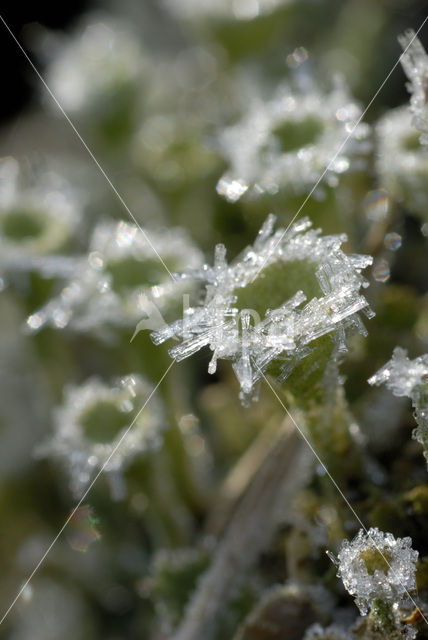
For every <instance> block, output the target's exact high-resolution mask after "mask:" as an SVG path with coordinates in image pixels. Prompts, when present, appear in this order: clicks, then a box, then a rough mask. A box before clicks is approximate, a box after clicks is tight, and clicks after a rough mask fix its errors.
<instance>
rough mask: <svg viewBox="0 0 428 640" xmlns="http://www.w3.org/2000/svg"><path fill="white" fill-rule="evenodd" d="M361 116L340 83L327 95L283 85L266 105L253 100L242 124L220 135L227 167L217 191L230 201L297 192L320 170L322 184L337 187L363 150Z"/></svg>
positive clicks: (364, 131)
mask: <svg viewBox="0 0 428 640" xmlns="http://www.w3.org/2000/svg"><path fill="white" fill-rule="evenodd" d="M360 116H361V109H360V107H359V106H358V105H357V104H356V103H355V101H354V100H353V99H352V98H351V96H350V95H349V92H348V90H347V88H346V86H345V85H344V83H343V82H342V81H339V80H337V81H336V82H335V85H334V87H333V89H332V90H331V91H330V92H329V93H322V92H320V91H319V90H318V89H317V88H316V87H315V86H314V85H313V84H311V86H310V88H308V89H307V90H306V91H305V92H300V93H298V92H296V91H293V90H292V89H291V87H290V86H288V85H282V86H280V87H279V88H278V90H277V92H276V95H275V96H274V97H273V99H271V100H270V101H263V100H260V99H259V98H257V97H253V98H252V100H251V101H250V104H249V106H248V109H247V112H246V114H245V115H244V116H243V118H242V120H240V121H239V122H238V123H236V124H234V125H232V126H231V127H229V128H227V129H225V130H224V131H223V132H222V133H221V135H220V140H219V144H220V147H221V149H222V151H223V155H224V157H225V159H226V161H227V163H228V165H229V167H228V169H227V171H226V173H225V174H224V175H223V176H222V177H221V178H220V180H219V182H218V184H217V192H218V193H219V194H220V195H222V196H224V197H225V198H226V199H227V200H229V201H230V202H236V201H237V200H239V199H240V198H241V197H242V196H244V194H245V195H246V197H249V198H256V197H258V196H260V195H261V194H263V193H268V194H275V193H277V192H278V191H279V190H282V189H285V190H287V191H291V192H292V193H296V192H297V193H301V192H303V191H305V190H306V189H308V188H311V187H313V186H314V184H315V183H316V182H317V181H318V179H319V178H320V177H321V176H322V174H323V173H324V172H325V175H324V176H323V181H324V182H325V183H327V184H328V185H330V186H333V187H335V186H337V184H338V182H339V176H340V174H343V173H344V172H346V171H348V170H349V169H350V168H352V165H353V163H354V165H355V164H356V158H355V155H356V153H357V152H358V153H360V154H361V153H362V152H364V151H365V150H367V140H366V138H367V136H368V133H369V127H368V125H366V124H364V123H359V124H358V125H357V122H358V120H359V118H360ZM345 143H346V144H345ZM356 166H358V165H356Z"/></svg>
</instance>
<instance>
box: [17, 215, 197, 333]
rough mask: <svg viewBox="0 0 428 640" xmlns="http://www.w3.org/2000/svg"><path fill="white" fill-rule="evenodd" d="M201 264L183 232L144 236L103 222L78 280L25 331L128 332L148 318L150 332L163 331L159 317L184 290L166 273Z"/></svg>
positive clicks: (130, 228) (130, 227) (131, 228)
mask: <svg viewBox="0 0 428 640" xmlns="http://www.w3.org/2000/svg"><path fill="white" fill-rule="evenodd" d="M159 256H161V258H162V260H163V261H164V264H162V262H161V260H160V258H159ZM201 264H202V254H201V253H200V252H199V250H198V249H196V248H195V247H194V246H193V245H192V243H191V242H190V240H189V238H188V237H187V235H186V234H185V232H184V231H183V230H181V229H170V230H168V231H162V232H160V231H156V232H155V231H150V232H148V231H147V230H146V231H143V230H141V229H139V228H138V227H137V226H136V225H134V224H130V223H127V222H124V221H120V222H107V223H101V224H99V225H98V226H97V227H96V228H95V230H94V232H93V235H92V239H91V242H90V247H89V253H88V256H87V258H82V259H81V261H80V264H79V267H78V268H77V269H76V275H75V276H74V277H73V278H72V279H70V280H69V282H67V283H66V285H65V287H64V288H63V289H62V291H61V293H60V295H59V296H57V297H56V298H54V299H52V300H50V301H49V302H48V303H47V304H46V305H45V306H44V307H43V308H41V309H39V310H38V311H36V312H35V313H33V314H32V315H31V316H30V317H29V318H28V320H27V324H28V327H29V328H30V329H31V330H39V329H40V328H42V327H43V326H45V325H48V326H53V327H54V328H60V329H63V328H64V327H67V326H68V327H70V328H71V329H73V330H75V331H96V330H97V329H99V328H100V326H104V325H110V326H116V327H132V326H135V324H136V323H137V322H138V321H139V320H141V318H142V317H146V316H149V317H150V318H151V320H152V321H153V322H154V323H155V324H154V325H148V328H151V329H153V328H155V327H156V326H159V323H160V326H162V324H164V321H163V320H162V312H163V311H165V309H166V308H167V307H168V304H171V301H173V300H176V299H177V296H179V295H180V293H182V292H183V293H184V290H185V286H184V283H177V282H175V281H174V279H173V278H172V274H171V273H168V269H169V270H170V272H174V271H177V270H181V269H182V268H184V266H188V265H192V267H193V268H198V267H199V266H200V265H201ZM166 265H169V266H166ZM156 322H157V325H156Z"/></svg>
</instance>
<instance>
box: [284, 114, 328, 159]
mask: <svg viewBox="0 0 428 640" xmlns="http://www.w3.org/2000/svg"><path fill="white" fill-rule="evenodd" d="M322 130H323V124H322V122H321V121H320V120H318V119H316V118H306V119H305V120H302V121H301V122H282V123H281V124H279V125H278V126H277V127H275V128H274V130H273V131H272V135H273V136H274V137H275V138H276V139H277V140H278V143H279V145H280V148H281V151H282V152H283V153H288V152H289V151H295V150H296V149H302V148H303V147H306V146H307V145H309V144H315V143H316V141H317V139H318V138H319V136H320V135H321V133H322Z"/></svg>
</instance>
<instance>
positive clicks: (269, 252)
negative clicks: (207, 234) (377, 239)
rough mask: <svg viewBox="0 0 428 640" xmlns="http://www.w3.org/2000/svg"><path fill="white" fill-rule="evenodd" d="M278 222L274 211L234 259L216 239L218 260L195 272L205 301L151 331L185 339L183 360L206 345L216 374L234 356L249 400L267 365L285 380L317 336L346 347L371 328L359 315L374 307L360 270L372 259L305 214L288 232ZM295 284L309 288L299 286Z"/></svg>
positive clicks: (177, 351) (175, 352)
mask: <svg viewBox="0 0 428 640" xmlns="http://www.w3.org/2000/svg"><path fill="white" fill-rule="evenodd" d="M274 222H275V216H273V215H270V216H269V217H268V218H267V220H266V222H265V224H264V225H263V227H262V229H261V230H260V232H259V234H258V237H257V239H256V241H255V243H254V245H253V246H250V247H249V248H247V249H246V250H245V251H244V252H243V253H242V254H241V255H240V256H239V257H238V258H237V259H235V260H234V261H233V262H232V263H231V264H228V263H227V261H226V249H225V247H224V245H217V247H216V250H215V259H214V266H213V267H211V266H208V265H205V266H204V267H203V268H202V269H199V270H197V271H194V272H192V274H191V275H192V276H194V277H196V278H199V279H200V280H202V281H203V282H204V283H205V300H204V302H203V304H202V305H201V306H196V307H189V308H188V309H186V310H185V313H184V317H183V318H182V319H181V320H177V321H176V322H174V323H172V324H170V325H169V326H167V327H164V328H163V329H160V330H159V331H156V332H154V333H153V334H152V337H153V340H154V342H155V343H156V344H159V343H161V342H164V341H165V340H168V339H169V338H171V337H173V336H177V337H179V338H181V343H180V344H178V345H176V346H174V347H172V349H171V350H170V354H171V356H172V357H173V358H176V359H177V360H182V359H184V358H187V357H188V356H190V355H192V354H194V353H196V352H197V351H199V350H200V349H201V348H202V347H205V346H208V347H209V348H210V349H211V351H212V352H213V355H212V358H211V362H210V364H209V367H208V371H209V372H210V373H214V372H215V370H216V363H217V360H218V359H228V360H232V361H233V368H234V370H235V374H236V376H237V378H238V380H239V383H240V387H241V398H242V399H243V400H244V401H245V400H247V399H249V398H251V397H252V398H254V397H255V396H256V389H257V383H258V381H259V380H260V378H261V375H262V372H264V371H266V370H267V369H268V367H269V366H270V365H271V364H272V363H273V362H274V361H276V360H277V361H278V363H279V364H280V365H281V367H282V376H281V378H282V379H285V378H286V377H287V375H288V374H289V373H290V372H291V371H292V370H293V368H294V367H295V366H296V365H297V364H298V363H299V362H300V361H301V360H303V359H304V358H305V357H306V356H308V355H309V354H310V353H311V351H312V346H313V345H314V343H315V342H316V340H317V339H318V338H320V337H322V336H325V335H330V336H331V337H332V338H333V340H334V341H335V342H336V346H337V349H338V350H339V351H345V350H346V342H345V332H346V331H347V330H348V329H351V328H356V329H357V330H359V331H360V332H362V333H364V331H365V330H364V327H363V325H362V323H361V321H360V319H359V317H358V312H359V311H361V310H363V309H364V310H367V306H368V303H367V301H366V300H365V298H364V297H363V296H362V295H361V294H360V288H361V287H364V286H366V285H367V283H366V281H365V280H364V278H363V277H362V275H361V270H362V269H363V268H364V267H366V266H368V265H370V264H371V262H372V259H371V258H370V257H369V256H361V255H348V256H347V255H345V254H344V253H343V251H342V250H341V248H340V246H341V244H342V242H344V240H345V239H346V236H343V235H342V236H322V235H321V231H320V230H319V229H318V230H316V229H311V228H310V226H311V223H310V222H309V220H307V219H304V220H301V221H300V222H298V223H296V224H294V225H293V226H292V227H291V228H290V229H289V230H288V231H287V232H285V230H284V229H281V228H280V229H278V230H276V231H274V229H273V227H274ZM293 283H296V285H297V286H299V285H300V286H302V288H303V289H306V292H304V291H302V290H299V288H297V287H296V288H297V290H296V289H294V290H293V287H294V284H293ZM307 297H310V300H309V301H308V302H307ZM264 300H265V301H266V303H267V304H264ZM304 303H305V304H304ZM302 305H303V306H302Z"/></svg>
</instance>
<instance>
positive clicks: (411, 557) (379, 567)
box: [337, 527, 419, 615]
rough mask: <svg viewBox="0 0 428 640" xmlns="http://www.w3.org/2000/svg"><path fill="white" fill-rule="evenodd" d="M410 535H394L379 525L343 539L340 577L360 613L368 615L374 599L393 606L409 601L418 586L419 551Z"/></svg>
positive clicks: (339, 565) (339, 563) (338, 557)
mask: <svg viewBox="0 0 428 640" xmlns="http://www.w3.org/2000/svg"><path fill="white" fill-rule="evenodd" d="M411 545H412V540H411V538H408V537H407V538H394V536H393V535H392V533H383V532H382V531H379V529H377V528H376V527H374V528H371V529H369V531H368V532H367V533H366V532H365V531H363V529H360V531H359V533H358V534H357V535H356V536H355V538H354V539H353V540H352V541H351V542H349V541H348V540H344V541H343V542H342V545H341V548H340V551H339V553H338V555H337V564H338V572H337V576H338V577H339V578H341V580H342V581H343V584H344V587H345V589H346V590H347V591H348V593H350V594H351V595H352V596H354V598H355V603H356V605H357V607H358V608H359V610H360V613H361V615H366V614H367V613H368V611H369V609H370V605H371V603H372V602H373V600H376V599H381V600H382V601H383V602H387V603H389V604H391V605H394V604H398V605H402V604H404V603H407V602H408V601H409V592H412V591H414V590H415V589H416V580H415V572H416V568H415V563H416V560H417V558H418V555H419V554H418V552H417V551H414V550H413V549H412V547H411Z"/></svg>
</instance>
